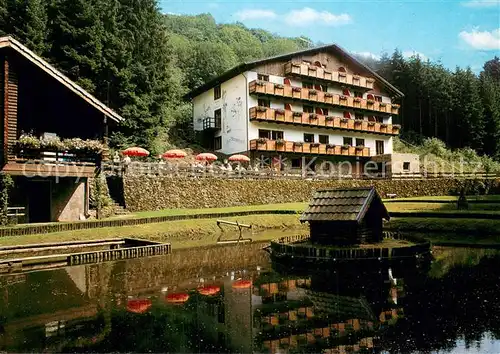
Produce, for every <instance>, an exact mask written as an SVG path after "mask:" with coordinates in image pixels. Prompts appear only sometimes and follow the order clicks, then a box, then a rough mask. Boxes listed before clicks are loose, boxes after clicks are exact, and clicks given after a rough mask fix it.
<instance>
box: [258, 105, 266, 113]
mask: <svg viewBox="0 0 500 354" xmlns="http://www.w3.org/2000/svg"><path fill="white" fill-rule="evenodd" d="M257 112H259V113H264V112H267V107H262V106H259V107H257Z"/></svg>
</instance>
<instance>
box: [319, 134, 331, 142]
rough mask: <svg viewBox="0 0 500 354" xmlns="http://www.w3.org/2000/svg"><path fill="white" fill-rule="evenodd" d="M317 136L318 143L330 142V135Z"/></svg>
mask: <svg viewBox="0 0 500 354" xmlns="http://www.w3.org/2000/svg"><path fill="white" fill-rule="evenodd" d="M318 138H319V142H320V144H328V143H329V142H330V137H329V136H328V135H320V136H319V137H318Z"/></svg>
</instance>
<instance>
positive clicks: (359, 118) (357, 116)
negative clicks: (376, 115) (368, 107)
mask: <svg viewBox="0 0 500 354" xmlns="http://www.w3.org/2000/svg"><path fill="white" fill-rule="evenodd" d="M354 117H355V119H357V120H364V119H365V116H364V115H362V114H359V113H356V114H355V115H354Z"/></svg>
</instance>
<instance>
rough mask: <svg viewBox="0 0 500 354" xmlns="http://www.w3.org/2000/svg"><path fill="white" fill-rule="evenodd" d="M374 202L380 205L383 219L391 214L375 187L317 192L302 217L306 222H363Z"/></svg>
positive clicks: (321, 190) (302, 220)
mask: <svg viewBox="0 0 500 354" xmlns="http://www.w3.org/2000/svg"><path fill="white" fill-rule="evenodd" d="M373 202H377V203H380V207H381V213H382V217H384V218H385V219H389V213H388V212H387V209H386V208H385V206H384V204H383V203H382V199H381V198H380V196H379V195H378V193H377V191H376V190H375V187H367V188H349V189H320V190H317V191H316V192H315V193H314V195H313V198H312V200H311V201H310V202H309V206H308V207H307V208H306V210H304V212H303V213H302V215H301V216H300V221H301V222H306V221H355V222H358V223H359V222H361V221H362V220H363V218H364V216H365V214H366V212H367V211H368V209H369V207H370V205H371V204H372V203H373Z"/></svg>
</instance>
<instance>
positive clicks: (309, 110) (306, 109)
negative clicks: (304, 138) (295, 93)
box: [302, 105, 314, 113]
mask: <svg viewBox="0 0 500 354" xmlns="http://www.w3.org/2000/svg"><path fill="white" fill-rule="evenodd" d="M302 112H304V113H314V108H313V106H306V105H304V106H303V108H302Z"/></svg>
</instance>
